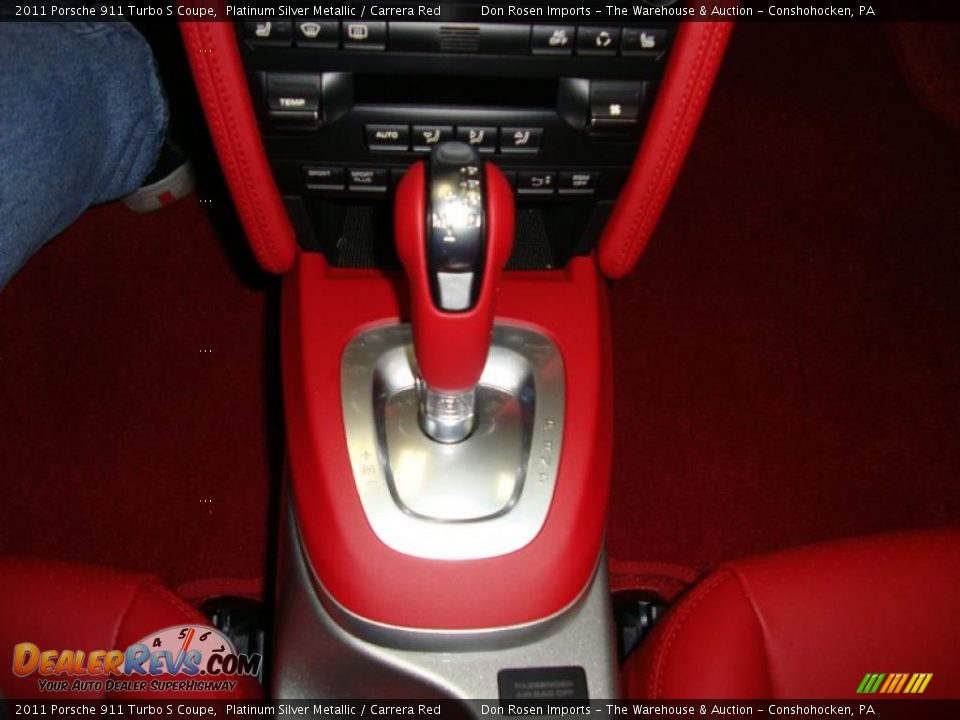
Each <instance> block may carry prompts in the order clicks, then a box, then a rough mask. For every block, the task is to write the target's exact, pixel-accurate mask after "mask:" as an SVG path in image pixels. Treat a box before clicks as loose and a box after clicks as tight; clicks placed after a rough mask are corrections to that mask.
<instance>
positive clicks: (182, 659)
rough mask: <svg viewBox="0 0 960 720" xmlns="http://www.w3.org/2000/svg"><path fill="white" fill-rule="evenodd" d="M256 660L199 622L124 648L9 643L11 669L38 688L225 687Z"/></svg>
mask: <svg viewBox="0 0 960 720" xmlns="http://www.w3.org/2000/svg"><path fill="white" fill-rule="evenodd" d="M262 661H263V658H262V656H261V655H260V654H259V653H251V654H244V653H238V652H237V651H236V649H235V648H234V645H233V643H232V642H231V641H230V639H229V638H228V637H226V636H225V635H224V634H223V633H221V632H220V631H219V630H217V629H216V628H212V627H207V626H205V625H188V626H182V625H181V626H174V627H168V628H164V629H163V630H161V631H159V632H157V633H153V634H151V635H148V636H147V637H145V638H143V639H142V640H140V641H139V642H136V643H134V644H133V645H130V646H129V647H128V648H126V649H125V650H89V651H84V650H74V649H65V650H46V649H41V648H39V647H38V646H37V645H35V644H34V643H31V642H21V643H17V644H16V645H15V646H14V648H13V674H14V675H16V676H17V677H20V678H26V677H29V676H31V675H36V676H37V689H38V690H40V691H41V692H90V691H96V692H120V693H123V692H145V691H150V692H194V691H195V692H230V691H232V690H233V689H234V688H235V687H236V685H237V680H236V677H237V676H240V675H258V674H259V672H260V665H261V663H262Z"/></svg>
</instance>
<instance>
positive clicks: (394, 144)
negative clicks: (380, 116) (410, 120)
mask: <svg viewBox="0 0 960 720" xmlns="http://www.w3.org/2000/svg"><path fill="white" fill-rule="evenodd" d="M367 145H368V146H369V148H370V149H371V150H408V149H409V148H410V127H409V126H408V125H367Z"/></svg>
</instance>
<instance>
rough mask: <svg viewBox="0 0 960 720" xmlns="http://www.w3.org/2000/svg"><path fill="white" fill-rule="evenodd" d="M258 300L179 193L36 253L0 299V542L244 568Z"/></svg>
mask: <svg viewBox="0 0 960 720" xmlns="http://www.w3.org/2000/svg"><path fill="white" fill-rule="evenodd" d="M223 242H225V243H226V242H229V243H233V244H234V245H235V246H236V247H241V248H242V247H243V246H242V243H243V239H242V236H240V235H239V234H236V233H234V234H232V235H231V236H230V237H228V238H226V240H224V241H223ZM254 277H256V276H254ZM258 281H259V282H261V283H262V282H263V279H262V278H260V279H259V280H258ZM267 296H268V293H266V292H264V291H263V289H262V288H254V287H249V286H246V285H244V284H243V283H242V282H241V281H240V280H239V279H238V274H237V269H236V267H234V266H233V265H232V264H231V262H229V261H228V259H227V257H226V256H225V254H224V249H223V246H222V245H221V241H220V240H218V238H217V235H216V233H215V232H214V229H213V226H212V225H211V223H210V220H209V218H208V216H207V213H206V212H205V210H204V209H203V207H202V206H201V205H200V204H199V202H198V200H197V198H196V197H190V198H187V199H186V200H184V201H181V202H179V203H177V204H175V205H173V206H171V207H170V208H167V209H165V210H162V211H159V212H156V213H152V214H150V215H147V216H143V215H135V214H133V213H131V212H129V211H127V210H126V209H125V208H123V207H122V206H119V205H110V206H104V207H100V208H96V209H94V210H93V211H91V212H89V213H87V214H86V215H85V216H84V217H83V218H81V219H80V220H79V221H78V222H77V223H76V224H75V225H74V226H73V227H71V228H70V229H69V230H68V231H67V232H66V233H65V234H64V235H62V236H61V237H59V238H57V239H56V240H55V241H54V242H53V243H52V244H51V245H49V246H48V247H47V248H45V249H44V250H43V251H41V253H40V254H39V255H38V256H37V257H35V258H34V259H33V260H32V261H31V262H30V263H29V264H28V265H27V267H26V268H25V269H24V270H23V271H22V272H21V273H20V274H19V275H18V276H17V277H15V278H14V279H13V281H12V282H11V283H10V285H9V286H8V288H7V289H6V290H5V291H4V292H3V293H2V294H0V408H2V409H3V411H2V413H0V458H2V469H0V477H2V481H0V518H2V521H0V550H2V551H3V552H15V553H32V554H39V555H48V556H55V557H59V558H62V559H67V560H77V561H86V562H93V563H100V564H104V565H113V566H118V567H126V568H135V569H142V570H148V571H152V572H156V573H159V574H160V575H162V576H164V577H165V578H166V579H167V580H168V581H169V582H170V583H172V584H177V583H182V582H186V581H192V580H196V579H198V578H209V577H224V576H226V577H251V578H260V577H261V576H262V574H263V566H264V556H265V552H266V545H267V539H268V530H267V521H268V517H269V515H270V508H269V507H268V498H269V489H270V488H269V485H270V476H271V474H270V469H271V468H270V462H269V459H270V453H269V451H268V444H267V440H266V438H267V436H268V433H267V432H266V430H265V423H266V421H265V398H264V395H265V390H264V388H265V374H266V370H265V367H264V365H265V358H264V347H265V342H264V335H265V326H266V320H267ZM274 386H275V383H274Z"/></svg>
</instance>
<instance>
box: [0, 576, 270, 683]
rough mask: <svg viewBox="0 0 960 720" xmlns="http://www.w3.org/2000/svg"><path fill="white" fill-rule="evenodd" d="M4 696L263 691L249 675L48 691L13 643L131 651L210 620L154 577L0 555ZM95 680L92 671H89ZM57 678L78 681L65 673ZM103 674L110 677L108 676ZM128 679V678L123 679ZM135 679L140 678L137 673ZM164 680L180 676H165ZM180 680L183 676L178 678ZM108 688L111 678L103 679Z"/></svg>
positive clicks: (45, 647)
mask: <svg viewBox="0 0 960 720" xmlns="http://www.w3.org/2000/svg"><path fill="white" fill-rule="evenodd" d="M0 578H3V580H4V592H3V594H2V596H0V652H2V655H0V694H2V696H5V697H7V698H38V697H42V698H46V699H54V700H55V699H94V700H98V699H103V698H117V697H123V698H147V699H149V698H159V697H171V696H175V697H183V698H222V699H232V698H246V697H258V696H259V694H260V691H259V685H258V684H257V683H256V681H255V679H254V678H252V677H249V676H242V677H240V676H219V677H220V678H227V677H229V679H236V680H238V683H237V685H236V687H235V689H234V690H233V691H232V692H202V693H198V692H176V693H163V694H162V695H159V694H157V693H155V692H150V691H149V690H148V691H146V692H115V693H110V692H106V691H105V689H104V690H100V691H70V690H68V691H67V692H41V691H40V690H39V686H38V680H39V679H41V678H44V676H43V675H40V674H38V673H37V672H34V673H31V674H30V675H27V676H25V677H17V676H16V675H15V674H14V672H13V669H12V668H13V666H12V663H11V658H12V657H13V654H14V646H15V645H17V644H18V643H23V642H29V643H32V644H34V645H36V646H37V647H38V648H39V649H40V650H41V651H46V650H57V651H61V650H73V651H76V650H82V651H84V653H86V654H87V655H89V653H90V652H91V651H94V650H113V649H117V650H124V649H126V648H127V647H128V646H129V645H131V644H133V643H136V642H138V641H140V640H142V639H143V638H145V637H146V636H148V635H150V634H153V633H156V632H157V631H159V630H162V629H164V628H168V627H170V626H174V625H185V626H187V625H208V624H209V621H208V620H207V619H206V618H204V617H203V615H201V614H200V612H198V611H197V610H195V609H194V608H192V607H190V606H189V605H187V604H186V603H185V602H184V601H183V600H181V599H180V598H178V597H177V596H176V595H174V594H173V593H171V592H170V591H169V590H167V589H166V588H164V587H163V586H162V585H161V584H160V582H159V581H158V580H157V579H156V578H154V577H152V576H150V575H143V574H139V573H130V572H116V571H110V570H105V569H102V568H96V567H88V566H82V565H71V564H67V563H61V562H56V561H49V560H32V559H25V558H18V557H0ZM87 677H90V678H93V676H87ZM46 679H50V680H69V681H71V682H72V680H73V679H74V678H73V677H71V676H68V675H66V674H62V675H57V676H47V677H46ZM97 679H100V680H103V677H102V676H101V677H98V678H97ZM118 679H126V678H118ZM133 679H136V678H133ZM164 679H174V678H171V677H170V676H165V677H164ZM176 679H182V676H177V677H176ZM104 688H105V684H104Z"/></svg>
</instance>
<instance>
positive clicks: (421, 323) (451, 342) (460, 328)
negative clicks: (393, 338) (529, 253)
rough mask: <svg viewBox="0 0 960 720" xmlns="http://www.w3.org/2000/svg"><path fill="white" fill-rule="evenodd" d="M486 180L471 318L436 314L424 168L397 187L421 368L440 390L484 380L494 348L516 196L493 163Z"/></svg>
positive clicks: (400, 243) (401, 250)
mask: <svg viewBox="0 0 960 720" xmlns="http://www.w3.org/2000/svg"><path fill="white" fill-rule="evenodd" d="M486 176H487V178H486V180H487V207H486V229H487V258H486V271H485V273H484V276H483V284H482V286H481V288H480V294H479V296H478V298H477V303H476V305H475V306H474V307H473V308H472V309H471V310H468V311H467V312H458V313H451V312H443V311H441V310H438V309H437V307H436V305H435V304H434V302H433V299H432V298H431V295H430V284H429V281H428V279H427V256H426V238H425V233H426V199H425V196H426V171H425V167H424V163H423V162H422V161H421V162H417V163H414V165H413V166H411V168H410V169H409V170H407V172H406V174H405V175H404V176H403V179H402V180H401V181H400V185H399V186H398V187H397V194H396V199H395V201H394V228H395V229H396V235H397V237H396V242H397V254H398V255H399V256H400V260H401V262H402V263H403V266H404V269H405V270H406V273H407V278H409V284H410V294H411V312H412V315H413V329H414V346H415V352H416V356H417V364H418V365H419V367H420V373H421V374H422V375H423V377H424V379H425V380H426V381H427V384H429V385H430V386H431V387H433V388H436V389H438V390H448V391H451V392H456V391H459V390H464V389H466V388H470V387H473V386H474V385H475V384H476V383H477V381H478V380H479V379H480V375H481V374H482V373H483V366H484V365H485V364H486V361H487V352H488V350H489V348H490V332H491V329H492V328H493V312H494V303H495V301H496V293H497V286H498V283H499V281H500V275H501V273H502V271H503V266H504V265H506V263H507V260H508V259H509V258H510V252H511V250H512V249H513V228H514V206H513V191H512V190H511V189H510V185H509V183H508V182H507V179H506V178H505V177H504V176H503V173H502V172H500V170H499V169H498V168H497V166H496V165H494V164H493V163H489V162H488V163H486Z"/></svg>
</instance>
